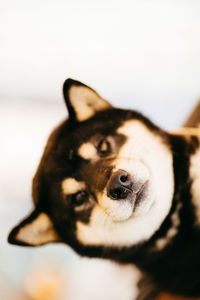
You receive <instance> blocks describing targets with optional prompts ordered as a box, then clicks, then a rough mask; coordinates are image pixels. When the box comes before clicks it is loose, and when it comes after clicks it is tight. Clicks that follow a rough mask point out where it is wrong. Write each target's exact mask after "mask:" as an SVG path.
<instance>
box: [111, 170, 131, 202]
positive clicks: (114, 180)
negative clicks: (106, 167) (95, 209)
mask: <svg viewBox="0 0 200 300" xmlns="http://www.w3.org/2000/svg"><path fill="white" fill-rule="evenodd" d="M132 186H133V181H132V180H131V176H130V175H129V174H128V173H127V172H126V171H123V170H118V171H117V172H115V173H114V174H112V176H111V178H110V182H109V185H108V189H107V194H108V197H110V198H111V199H114V200H120V199H126V198H127V197H128V195H129V194H130V193H132Z"/></svg>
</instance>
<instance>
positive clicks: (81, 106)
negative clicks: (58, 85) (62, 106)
mask: <svg viewBox="0 0 200 300" xmlns="http://www.w3.org/2000/svg"><path fill="white" fill-rule="evenodd" d="M63 94H64V99H65V102H66V105H67V108H68V111H69V118H70V119H71V120H75V121H78V122H81V121H85V120H87V119H89V118H91V117H92V116H93V115H94V114H95V113H96V112H97V111H101V110H104V109H106V108H109V107H111V105H110V104H109V103H108V102H107V101H106V100H104V99H103V98H101V97H100V96H99V95H98V94H97V93H96V92H95V91H94V90H93V89H91V88H90V87H88V86H87V85H85V84H83V83H81V82H80V81H76V80H73V79H67V80H66V81H65V82H64V85H63Z"/></svg>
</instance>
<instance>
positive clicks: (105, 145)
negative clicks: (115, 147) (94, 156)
mask: <svg viewBox="0 0 200 300" xmlns="http://www.w3.org/2000/svg"><path fill="white" fill-rule="evenodd" d="M97 149H98V152H99V153H100V154H101V155H106V154H109V153H110V143H109V142H108V141H107V140H106V139H103V140H101V141H100V143H99V145H98V147H97Z"/></svg>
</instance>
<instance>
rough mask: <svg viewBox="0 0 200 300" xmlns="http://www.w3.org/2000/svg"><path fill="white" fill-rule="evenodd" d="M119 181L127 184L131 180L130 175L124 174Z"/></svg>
mask: <svg viewBox="0 0 200 300" xmlns="http://www.w3.org/2000/svg"><path fill="white" fill-rule="evenodd" d="M119 180H120V181H121V182H123V183H125V182H127V181H128V180H129V178H128V175H125V174H122V175H121V176H120V177H119Z"/></svg>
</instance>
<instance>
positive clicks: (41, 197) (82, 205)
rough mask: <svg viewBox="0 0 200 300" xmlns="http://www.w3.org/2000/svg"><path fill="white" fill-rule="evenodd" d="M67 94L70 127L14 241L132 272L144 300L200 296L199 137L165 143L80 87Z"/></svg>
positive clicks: (45, 164) (51, 148) (70, 84)
mask: <svg viewBox="0 0 200 300" xmlns="http://www.w3.org/2000/svg"><path fill="white" fill-rule="evenodd" d="M63 90H64V98H65V102H66V105H67V108H68V111H69V118H68V120H66V121H64V122H63V123H61V124H60V125H59V126H58V127H57V128H56V129H55V130H54V131H53V132H52V134H51V135H50V138H49V140H48V142H47V146H46V148H45V151H44V154H43V156H42V159H41V162H40V165H39V167H38V170H37V172H36V175H35V177H34V179H33V200H34V204H35V209H34V211H33V212H32V213H31V215H30V216H29V217H27V218H26V219H25V220H24V221H22V222H21V223H20V224H19V225H18V226H17V227H15V228H14V229H13V230H12V232H11V233H10V235H9V242H10V243H12V244H18V245H23V246H38V245H42V244H46V243H49V242H63V243H66V244H68V245H70V246H71V247H72V248H73V249H74V250H75V251H76V252H78V253H79V254H81V255H84V256H89V257H101V258H106V259H111V260H114V261H117V262H120V263H132V264H133V265H135V266H136V267H137V269H139V270H140V271H139V274H140V275H139V276H138V280H137V282H136V283H135V284H136V285H138V287H139V289H138V291H139V292H138V295H136V297H135V298H138V299H144V298H145V299H149V298H150V296H152V295H155V294H156V293H157V292H158V291H167V292H171V293H174V294H180V295H185V296H200V137H199V136H198V135H189V134H188V135H178V134H169V133H167V132H165V131H163V130H161V129H160V128H158V127H157V126H155V125H154V124H153V123H152V122H151V121H149V120H148V119H147V118H145V117H144V116H143V115H141V114H140V113H137V112H136V111H132V110H123V109H118V108H114V107H112V106H111V105H110V104H109V103H108V102H107V101H105V100H104V99H102V98H101V97H100V96H99V95H98V94H97V93H96V92H95V91H94V90H92V89H91V88H89V87H88V86H86V85H84V84H82V83H80V82H78V81H75V80H72V79H68V80H66V81H65V83H64V87H63ZM145 282H146V283H145ZM145 285H146V286H149V287H150V286H151V288H149V287H147V289H146V290H147V291H148V292H144V290H145ZM143 287H144V288H143Z"/></svg>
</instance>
